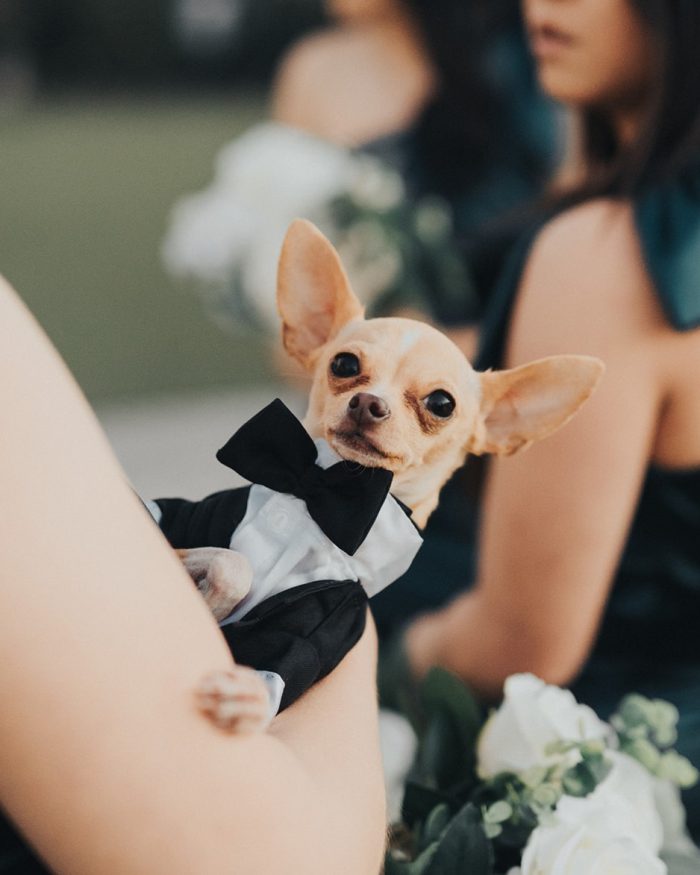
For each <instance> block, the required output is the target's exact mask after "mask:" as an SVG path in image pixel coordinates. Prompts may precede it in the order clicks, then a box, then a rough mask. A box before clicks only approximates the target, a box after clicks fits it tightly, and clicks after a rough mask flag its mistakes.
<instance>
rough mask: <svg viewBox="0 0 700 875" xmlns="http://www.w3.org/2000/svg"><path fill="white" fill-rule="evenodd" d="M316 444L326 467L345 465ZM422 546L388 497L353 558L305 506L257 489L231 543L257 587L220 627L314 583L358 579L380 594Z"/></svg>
mask: <svg viewBox="0 0 700 875" xmlns="http://www.w3.org/2000/svg"><path fill="white" fill-rule="evenodd" d="M314 443H315V444H316V448H317V450H318V459H317V464H318V465H320V466H321V467H322V468H330V467H331V465H334V464H336V462H339V461H341V457H340V456H339V455H338V454H337V453H335V451H334V450H333V449H331V447H330V446H329V445H328V443H327V442H326V441H324V440H316V441H314ZM422 543H423V539H422V538H421V536H420V533H419V532H418V530H417V529H416V527H415V526H414V525H413V523H412V522H411V520H410V518H409V517H408V516H407V514H406V513H405V511H404V510H403V509H402V507H401V506H400V505H399V503H398V502H397V501H396V499H395V498H393V497H392V496H391V495H388V496H387V497H386V499H385V501H384V504H383V505H382V507H381V510H380V511H379V514H378V515H377V519H376V520H375V522H374V525H373V526H372V528H371V530H370V532H369V534H368V535H367V537H366V538H365V540H364V541H363V542H362V544H361V545H360V547H359V548H358V549H357V551H356V552H355V555H354V556H350V555H348V554H347V553H345V552H343V550H341V549H340V547H338V546H336V545H335V544H334V543H333V542H332V541H331V540H330V538H328V537H327V536H326V535H325V534H324V533H323V532H322V531H321V529H320V528H319V527H318V525H317V524H316V523H315V522H314V521H313V520H312V519H311V517H310V515H309V512H308V510H307V509H306V504H305V502H304V501H302V500H301V499H300V498H296V497H295V496H293V495H288V494H285V493H282V492H274V491H273V490H271V489H268V488H267V487H266V486H260V485H258V484H254V485H253V486H251V488H250V494H249V496H248V505H247V510H246V514H245V516H244V518H243V520H242V521H241V523H240V525H238V527H237V528H236V530H235V531H234V533H233V536H232V538H231V544H230V547H231V549H232V550H237V551H238V552H240V553H242V554H243V555H244V556H245V557H246V558H247V559H248V561H249V562H250V563H251V565H252V567H253V584H252V586H251V589H250V592H249V593H248V595H247V596H246V597H245V598H244V599H243V600H242V601H241V602H240V603H239V605H238V606H237V607H236V609H235V610H234V611H233V613H231V614H230V615H229V616H228V617H227V618H226V619H225V620H223V621H222V622H221V624H220V625H222V626H225V625H227V624H228V623H233V622H235V621H236V620H240V619H242V618H243V617H245V615H246V614H247V613H248V612H249V611H251V610H252V609H253V608H254V607H255V606H256V605H258V604H260V602H262V601H264V600H265V599H267V598H270V596H273V595H276V594H277V593H280V592H284V591H285V590H288V589H292V588H293V587H295V586H301V585H302V584H304V583H311V582H312V581H315V580H359V581H360V583H361V584H362V586H363V588H364V589H365V591H366V593H367V595H368V596H370V597H371V596H373V595H376V594H377V593H378V592H381V590H383V589H384V588H385V587H387V586H389V584H390V583H393V581H395V580H396V579H397V578H398V577H400V576H401V575H402V574H403V573H404V572H405V571H407V570H408V568H409V567H410V565H411V562H412V561H413V558H414V557H415V555H416V553H417V552H418V550H419V548H420V546H421V544H422Z"/></svg>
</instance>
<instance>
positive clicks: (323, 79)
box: [272, 28, 360, 136]
mask: <svg viewBox="0 0 700 875" xmlns="http://www.w3.org/2000/svg"><path fill="white" fill-rule="evenodd" d="M359 48H360V47H359V46H358V45H357V37H356V36H355V35H354V34H353V33H350V32H348V31H346V30H342V29H340V28H328V29H326V30H320V31H317V32H316V33H312V34H310V35H309V36H306V37H304V38H303V39H301V40H299V41H298V42H297V43H295V44H294V45H293V46H292V48H291V49H290V50H289V51H288V52H287V54H286V55H285V57H284V58H283V59H282V62H281V64H280V66H279V69H278V72H277V77H276V79H275V83H274V85H273V89H272V104H273V105H272V114H273V116H274V118H275V119H277V120H278V121H281V122H284V123H286V124H291V125H294V126H295V127H301V128H304V129H306V130H309V131H310V132H311V133H315V134H317V135H318V136H329V132H328V131H326V130H325V129H324V122H323V119H324V117H325V115H326V114H325V112H324V107H325V106H327V105H328V102H329V99H330V100H331V101H334V100H337V99H341V100H342V94H339V93H338V92H339V89H340V91H342V89H343V87H344V85H345V84H346V83H347V79H348V77H347V75H346V74H347V71H348V70H352V66H353V58H354V57H355V56H356V55H357V53H358V51H359ZM350 78H352V77H350Z"/></svg>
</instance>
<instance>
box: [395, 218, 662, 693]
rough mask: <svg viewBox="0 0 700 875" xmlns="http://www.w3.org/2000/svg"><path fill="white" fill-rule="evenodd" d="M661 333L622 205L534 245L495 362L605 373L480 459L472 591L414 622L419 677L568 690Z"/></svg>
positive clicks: (615, 523) (644, 447)
mask: <svg viewBox="0 0 700 875" xmlns="http://www.w3.org/2000/svg"><path fill="white" fill-rule="evenodd" d="M672 334H673V332H672V331H671V329H670V328H668V326H667V325H666V323H665V321H664V319H663V317H662V315H661V313H660V312H659V310H658V306H657V303H656V300H655V297H654V295H653V292H652V289H651V287H650V282H649V278H648V277H647V275H646V271H645V269H644V265H643V262H642V257H641V253H640V251H639V244H638V241H637V238H636V234H635V231H634V226H633V219H632V214H631V210H630V208H629V207H628V206H626V205H624V204H620V203H611V202H602V201H601V202H593V203H589V204H586V205H583V206H581V207H579V208H577V209H575V210H572V211H570V212H569V213H566V214H564V215H562V216H561V217H559V218H558V219H557V220H555V221H554V222H552V223H551V224H550V225H549V226H547V228H546V229H545V230H544V231H543V232H542V234H541V235H540V237H539V238H538V240H537V241H536V243H535V246H534V249H533V251H532V253H531V255H530V258H529V262H528V265H527V267H526V270H525V273H524V275H523V278H522V281H521V287H520V289H519V293H518V303H517V306H516V308H515V311H514V313H513V318H512V322H511V325H510V333H509V338H508V346H507V351H506V362H505V363H504V365H505V366H508V367H510V366H512V365H518V364H521V363H523V362H524V361H527V360H532V359H537V358H541V357H543V356H546V355H550V354H556V353H563V352H566V353H585V354H590V355H595V356H599V357H600V358H601V359H603V361H604V362H605V364H606V374H605V376H604V378H603V380H602V381H601V384H600V386H599V388H598V390H597V392H596V394H595V395H594V397H593V399H592V400H591V401H589V402H588V404H587V405H586V407H585V408H584V409H583V410H582V411H581V412H580V413H579V414H578V415H577V417H576V419H575V420H574V422H573V423H571V424H570V425H568V426H567V427H566V428H564V429H563V430H562V431H560V432H558V433H557V434H556V435H554V436H553V437H551V438H549V439H548V440H546V441H544V442H542V443H541V444H538V445H536V446H534V447H533V448H532V449H531V450H529V451H528V452H527V453H525V454H523V455H520V456H516V457H514V458H509V459H503V460H497V461H495V462H493V463H492V465H491V470H490V474H489V478H488V483H487V488H486V494H485V503H484V508H483V524H482V525H483V531H482V537H481V542H480V564H479V568H478V573H477V582H476V586H475V588H474V589H473V591H472V592H471V593H469V594H467V595H464V596H462V597H460V598H458V599H457V600H456V601H455V602H453V603H452V604H451V605H450V606H448V607H447V608H446V609H445V610H443V611H441V612H438V613H437V614H434V615H430V616H427V617H424V618H422V619H420V620H418V621H417V622H416V623H415V624H414V625H413V626H412V627H411V628H410V629H409V631H408V636H407V647H408V651H409V657H410V659H411V662H412V665H413V668H414V670H415V671H416V672H417V673H418V674H420V673H422V672H423V671H425V670H426V668H427V667H428V666H429V665H430V664H433V663H438V664H441V665H444V666H446V667H447V668H451V669H452V670H454V671H456V672H457V673H458V674H460V675H461V676H462V677H464V679H465V680H466V681H467V682H468V683H470V685H472V686H473V687H474V688H475V689H477V690H478V691H479V692H481V693H482V694H483V695H485V696H487V697H496V696H497V695H498V694H499V693H500V690H501V687H502V683H503V680H504V679H505V678H506V677H507V676H508V675H509V674H511V673H512V672H515V671H533V672H535V673H536V674H539V675H540V676H542V677H544V678H545V679H546V680H549V681H551V682H554V683H566V682H568V681H570V680H571V679H572V678H573V677H574V676H575V674H576V673H577V671H578V670H579V669H580V667H581V665H582V664H583V662H584V660H585V659H586V656H587V654H588V652H589V649H590V647H591V644H592V641H593V638H594V635H595V633H596V630H597V626H598V623H599V621H600V617H601V614H602V611H603V609H604V606H605V601H606V599H607V596H608V592H609V588H610V585H611V581H612V579H613V575H614V573H615V569H616V566H617V562H618V561H619V558H620V555H621V551H622V548H623V545H624V541H625V537H626V533H627V530H628V527H629V524H630V521H631V518H632V514H633V512H634V509H635V506H636V502H637V497H638V494H639V489H640V486H641V482H642V479H643V476H644V473H645V470H646V466H647V464H648V462H649V461H650V458H651V457H652V455H653V452H654V441H655V436H656V432H657V428H658V424H659V420H660V418H661V413H662V410H663V407H664V403H665V401H666V398H667V394H668V384H667V377H666V373H665V370H664V366H663V362H662V354H663V351H664V350H665V348H666V345H667V343H668V342H669V337H670V336H671V335H672Z"/></svg>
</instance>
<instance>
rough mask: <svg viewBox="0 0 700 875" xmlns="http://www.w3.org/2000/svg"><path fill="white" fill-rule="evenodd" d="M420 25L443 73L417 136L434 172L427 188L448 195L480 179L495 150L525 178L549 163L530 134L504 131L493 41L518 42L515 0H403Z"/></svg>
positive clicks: (506, 110) (507, 112)
mask: <svg viewBox="0 0 700 875" xmlns="http://www.w3.org/2000/svg"><path fill="white" fill-rule="evenodd" d="M401 2H402V4H403V6H404V7H405V8H406V9H407V10H408V12H409V13H410V15H411V16H412V18H413V19H414V21H415V22H416V24H417V26H418V28H419V30H420V32H421V35H422V38H423V41H424V45H425V48H426V51H427V53H428V56H429V57H430V59H431V61H432V63H433V65H434V68H435V70H436V72H437V76H438V88H437V92H436V94H435V96H434V98H433V100H432V101H431V102H430V103H429V104H428V106H427V107H426V108H425V110H424V111H423V113H422V116H421V118H420V119H419V122H418V124H417V126H416V130H415V134H416V141H417V148H418V151H419V155H420V159H419V160H420V162H421V163H422V165H423V166H424V167H427V168H428V170H429V172H432V179H431V180H430V183H429V187H431V188H432V189H433V190H437V191H441V192H442V193H444V194H447V195H450V194H452V195H454V194H455V193H457V192H459V191H464V190H465V189H466V188H468V187H469V186H470V185H472V184H473V183H474V182H478V181H480V180H481V179H483V173H484V170H485V169H486V168H489V167H491V166H493V164H494V150H495V149H496V150H497V149H498V148H499V147H505V146H506V144H507V148H508V152H507V154H505V155H504V156H503V162H504V163H506V164H508V163H510V164H514V163H516V162H519V164H520V165H521V172H522V174H523V175H524V176H526V177H535V176H544V175H545V173H546V168H545V167H544V166H541V165H543V162H542V160H541V155H540V153H539V152H538V151H537V150H536V149H531V148H529V144H527V143H526V142H525V138H518V137H517V136H515V137H513V136H510V135H509V134H508V133H506V129H507V128H508V126H509V125H510V124H512V120H513V119H512V116H513V112H512V110H511V107H510V106H509V104H508V96H507V95H504V94H503V93H501V91H502V89H500V88H499V87H498V84H497V83H496V82H495V81H494V79H493V76H492V75H491V71H490V69H489V66H490V64H492V62H493V58H492V57H490V55H489V52H491V51H492V50H493V47H494V44H495V40H496V39H498V38H503V37H506V38H507V37H508V36H509V35H511V36H512V37H513V38H514V39H515V40H520V42H521V44H522V45H523V46H524V42H522V39H521V36H520V17H519V11H518V2H517V0H497V2H496V0H401Z"/></svg>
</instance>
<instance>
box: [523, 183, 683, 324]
mask: <svg viewBox="0 0 700 875" xmlns="http://www.w3.org/2000/svg"><path fill="white" fill-rule="evenodd" d="M520 298H521V299H522V300H521V301H520V302H519V306H520V307H521V309H522V308H531V307H534V308H536V309H537V311H538V312H539V313H540V315H542V314H545V313H549V314H550V317H551V318H550V319H548V320H546V321H545V320H542V324H543V325H544V324H547V323H548V324H550V325H551V326H552V330H554V326H555V325H556V330H558V331H560V332H562V333H564V334H566V333H573V334H575V335H576V336H578V337H582V336H584V335H585V334H586V333H591V334H592V337H591V340H593V339H595V337H596V336H599V338H600V340H601V341H612V340H613V338H614V337H616V336H617V338H622V337H625V336H631V335H632V334H635V335H637V336H639V334H640V333H643V334H646V335H649V334H651V333H654V332H657V331H659V330H663V328H664V327H666V320H665V318H664V317H663V314H662V311H661V308H660V306H659V302H658V297H657V295H656V293H655V290H654V287H653V283H652V280H651V277H650V276H649V273H648V271H647V268H646V264H645V260H644V254H643V252H642V248H641V245H640V241H639V237H638V234H637V231H636V228H635V222H634V212H633V208H632V205H631V204H630V203H629V202H628V201H624V200H612V199H606V198H598V199H595V200H591V201H587V202H586V203H583V204H580V205H578V206H575V207H572V208H571V209H568V210H566V211H564V212H563V213H561V214H559V215H558V216H556V217H555V218H554V219H552V220H551V221H549V222H548V223H547V224H546V225H545V226H544V227H543V228H542V230H541V231H540V233H539V234H538V236H537V238H536V240H535V242H534V245H533V248H532V251H531V253H530V257H529V259H528V263H527V265H526V268H525V272H524V274H523V278H522V287H521V295H520ZM669 330H670V329H669Z"/></svg>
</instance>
